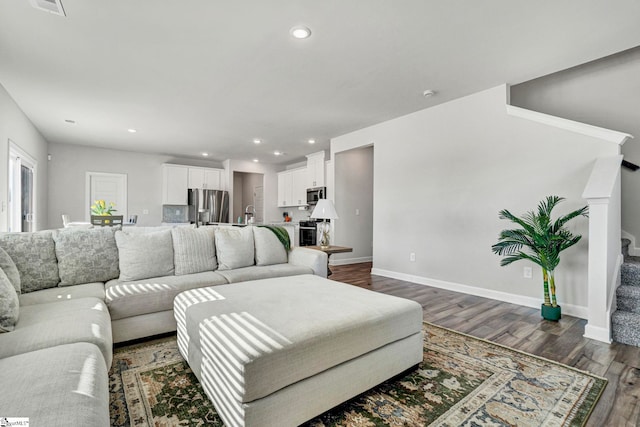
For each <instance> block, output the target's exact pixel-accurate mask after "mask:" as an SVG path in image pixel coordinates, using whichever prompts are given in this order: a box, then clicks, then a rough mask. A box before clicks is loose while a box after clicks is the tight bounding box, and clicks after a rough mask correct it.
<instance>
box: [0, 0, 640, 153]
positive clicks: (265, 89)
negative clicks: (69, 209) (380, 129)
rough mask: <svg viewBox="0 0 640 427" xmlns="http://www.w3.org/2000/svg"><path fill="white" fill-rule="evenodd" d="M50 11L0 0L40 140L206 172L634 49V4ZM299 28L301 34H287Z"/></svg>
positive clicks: (3, 67) (337, 3)
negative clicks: (186, 162) (145, 156)
mask: <svg viewBox="0 0 640 427" xmlns="http://www.w3.org/2000/svg"><path fill="white" fill-rule="evenodd" d="M62 2H63V5H64V8H65V11H66V13H67V17H66V18H65V17H60V16H56V15H53V14H49V13H46V12H43V11H40V10H36V9H34V8H32V7H31V6H30V5H29V2H28V1H26V0H2V1H0V84H2V85H3V86H4V87H5V88H6V90H7V91H8V92H9V94H10V95H11V96H12V97H13V98H14V99H15V101H16V102H17V103H18V105H19V106H20V107H21V108H22V110H23V111H24V112H25V114H26V115H27V116H28V117H29V118H30V119H31V121H32V122H33V123H34V125H35V126H36V127H37V128H38V129H39V130H40V132H41V133H42V134H43V135H44V137H45V138H46V139H47V140H48V141H51V142H59V143H70V144H81V145H89V146H96V147H106V148H115V149H122V150H132V151H140V152H149V153H162V154H170V155H176V156H181V157H185V156H186V157H200V153H201V152H203V151H206V152H208V153H210V158H212V159H216V160H224V159H227V158H233V159H252V158H258V159H260V161H262V162H267V163H291V162H294V161H297V160H300V159H301V158H302V156H304V155H305V154H308V153H311V152H315V151H319V150H321V149H327V148H329V139H330V138H332V137H335V136H339V135H342V134H344V133H347V132H350V131H353V130H357V129H360V128H363V127H366V126H369V125H372V124H375V123H379V122H381V121H384V120H388V119H391V118H394V117H398V116H401V115H404V114H407V113H410V112H413V111H417V110H421V109H424V108H428V107H430V106H433V105H436V104H439V103H442V102H445V101H448V100H451V99H454V98H458V97H461V96H464V95H467V94H470V93H474V92H477V91H480V90H483V89H486V88H489V87H493V86H496V85H499V84H502V83H509V84H516V83H521V82H523V81H527V80H530V79H532V78H536V77H539V76H542V75H546V74H549V73H552V72H555V71H558V70H561V69H565V68H568V67H571V66H574V65H577V64H581V63H584V62H587V61H590V60H593V59H596V58H600V57H603V56H606V55H609V54H612V53H615V52H619V51H622V50H625V49H628V48H631V47H634V46H638V45H640V25H638V18H639V17H640V1H637V0H616V2H615V3H611V2H606V1H602V0H563V1H557V0H542V1H531V0H483V1H473V0H401V1H398V0H384V1H382V0H322V1H317V0H316V1H311V0H275V1H274V0H269V1H265V0H244V1H221V0H187V1H177V0H153V1H151V0H133V1H132V0H106V1H95V0H62ZM298 24H303V25H306V26H308V27H309V28H311V30H312V32H313V34H312V36H311V38H309V39H306V40H295V39H293V38H292V37H291V36H290V35H289V30H290V29H291V27H293V26H294V25H298ZM425 89H434V90H436V91H437V94H436V95H435V96H434V97H431V98H424V97H423V96H422V93H423V91H424V90H425ZM66 119H70V120H75V121H76V124H75V125H72V124H68V123H66V122H65V120H66ZM128 128H135V129H137V130H138V132H137V133H135V134H133V133H129V132H127V129H128ZM254 138H261V139H263V140H264V144H261V145H260V146H256V145H254V144H253V143H252V140H253V139H254ZM309 138H315V139H316V140H317V143H316V144H315V145H313V146H311V145H309V144H308V143H307V142H306V140H307V139H309ZM274 150H281V151H284V152H285V153H286V155H285V156H280V157H275V156H273V154H272V153H273V151H274ZM200 158H201V157H200Z"/></svg>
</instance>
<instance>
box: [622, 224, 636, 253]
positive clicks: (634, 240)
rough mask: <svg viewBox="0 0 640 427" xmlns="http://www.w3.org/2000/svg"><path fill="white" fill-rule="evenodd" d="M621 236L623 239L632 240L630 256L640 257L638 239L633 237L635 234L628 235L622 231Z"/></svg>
mask: <svg viewBox="0 0 640 427" xmlns="http://www.w3.org/2000/svg"><path fill="white" fill-rule="evenodd" d="M620 236H621V237H622V238H623V239H629V240H631V243H629V255H631V256H640V248H638V247H637V246H636V238H635V237H634V236H633V234H630V233H627V232H626V231H624V230H622V231H621V232H620Z"/></svg>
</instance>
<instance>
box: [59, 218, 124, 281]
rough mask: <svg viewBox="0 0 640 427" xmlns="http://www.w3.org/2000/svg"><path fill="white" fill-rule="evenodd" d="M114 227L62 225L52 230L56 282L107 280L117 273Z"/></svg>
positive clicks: (116, 248) (117, 274) (118, 271)
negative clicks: (56, 260)
mask: <svg viewBox="0 0 640 427" xmlns="http://www.w3.org/2000/svg"><path fill="white" fill-rule="evenodd" d="M115 232H116V228H115V227H97V228H65V229H62V230H56V231H55V232H54V233H53V241H54V242H55V246H56V256H57V258H58V269H59V270H60V271H59V272H60V284H59V286H71V285H79V284H81V283H92V282H106V281H108V280H111V279H115V278H117V277H118V276H119V275H120V270H119V268H118V247H117V246H116V239H115V236H114V235H115Z"/></svg>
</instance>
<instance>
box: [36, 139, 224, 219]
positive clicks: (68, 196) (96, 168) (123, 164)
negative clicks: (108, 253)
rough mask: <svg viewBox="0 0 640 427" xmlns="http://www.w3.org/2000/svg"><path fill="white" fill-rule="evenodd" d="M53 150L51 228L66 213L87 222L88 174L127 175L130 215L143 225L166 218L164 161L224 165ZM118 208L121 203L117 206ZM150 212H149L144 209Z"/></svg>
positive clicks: (60, 147)
mask: <svg viewBox="0 0 640 427" xmlns="http://www.w3.org/2000/svg"><path fill="white" fill-rule="evenodd" d="M49 152H50V154H51V161H50V162H49V223H48V227H49V228H58V227H61V226H62V217H61V215H62V214H63V213H66V214H69V215H70V218H71V220H72V221H84V220H85V214H86V212H87V210H88V209H89V206H87V203H86V201H85V180H86V173H87V172H88V171H90V172H109V173H122V174H126V175H127V185H128V191H127V195H128V214H129V215H138V224H139V225H142V226H147V225H159V224H160V222H161V221H162V164H163V163H176V164H183V165H189V166H204V167H212V168H221V167H222V165H221V164H220V163H217V162H211V161H204V160H203V161H198V160H194V159H179V158H175V157H172V156H163V155H155V154H145V153H135V152H129V151H120V150H107V149H102V148H92V147H83V146H78V145H71V144H54V143H52V144H50V145H49ZM116 209H117V206H116ZM145 209H147V210H148V211H149V214H148V215H144V214H143V210H145Z"/></svg>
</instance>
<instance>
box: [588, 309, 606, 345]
mask: <svg viewBox="0 0 640 427" xmlns="http://www.w3.org/2000/svg"><path fill="white" fill-rule="evenodd" d="M607 315H608V314H607ZM583 337H585V338H591V339H592V340H598V341H602V342H606V343H607V344H611V333H610V332H609V329H608V328H599V327H597V326H592V325H589V324H587V325H585V327H584V335H583Z"/></svg>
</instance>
